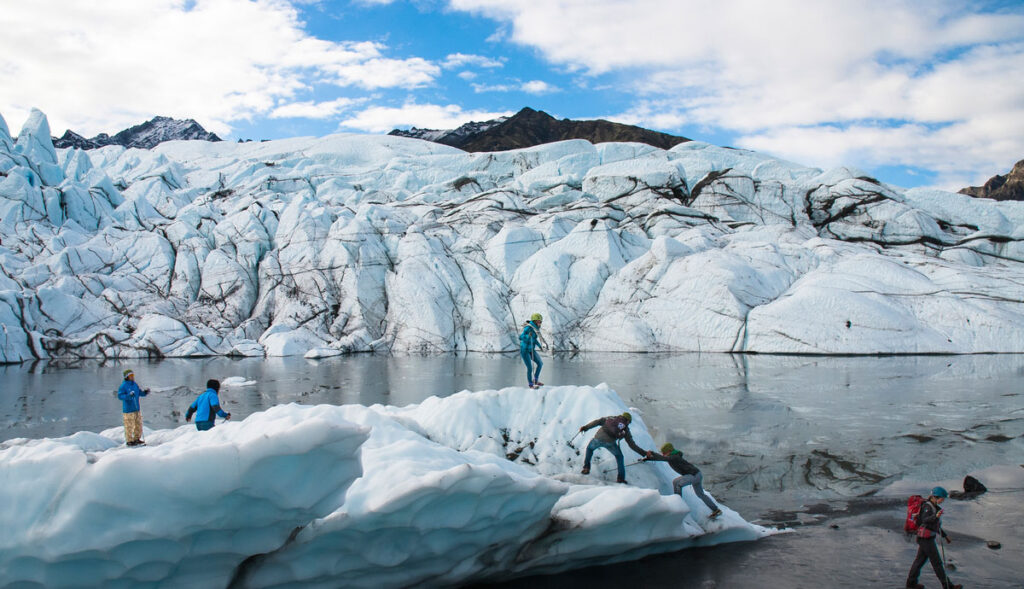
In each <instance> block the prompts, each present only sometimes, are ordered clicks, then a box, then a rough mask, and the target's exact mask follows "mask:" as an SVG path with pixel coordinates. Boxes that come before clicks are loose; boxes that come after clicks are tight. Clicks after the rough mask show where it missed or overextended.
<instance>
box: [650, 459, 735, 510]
mask: <svg viewBox="0 0 1024 589" xmlns="http://www.w3.org/2000/svg"><path fill="white" fill-rule="evenodd" d="M644 460H654V461H657V462H667V463H668V465H669V466H671V467H672V470H674V471H676V472H678V473H679V475H680V476H679V477H676V479H675V480H674V481H672V492H673V493H675V494H676V495H679V496H680V497H682V496H683V487H685V486H687V485H690V486H692V487H693V494H694V495H696V496H697V498H698V499H700V500H701V501H703V502H704V505H707V506H708V509H710V510H711V516H710V517H711V519H715V518H716V517H718V516H720V515H722V510H721V509H719V508H718V506H717V505H715V502H714V501H712V500H711V497H708V496H707V494H705V493H704V485H703V481H704V476H703V475H702V474H700V469H699V468H697V467H696V466H694V465H692V464H690V463H689V462H687V461H686V460H685V459H684V458H683V453H682V452H680V451H679V450H676V448H675V446H673V445H672V444H671V443H666V444H665V445H664V446H662V447H661V455H660V456H659V455H657V454H655V453H654V452H651V451H648V452H647V457H646V458H644Z"/></svg>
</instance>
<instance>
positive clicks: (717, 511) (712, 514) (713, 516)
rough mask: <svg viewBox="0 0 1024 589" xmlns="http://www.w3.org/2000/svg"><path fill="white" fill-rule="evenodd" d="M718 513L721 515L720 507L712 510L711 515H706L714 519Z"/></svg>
mask: <svg viewBox="0 0 1024 589" xmlns="http://www.w3.org/2000/svg"><path fill="white" fill-rule="evenodd" d="M720 515H722V510H721V509H716V510H714V511H712V512H711V515H710V516H708V517H710V518H711V519H715V518H716V517H718V516H720Z"/></svg>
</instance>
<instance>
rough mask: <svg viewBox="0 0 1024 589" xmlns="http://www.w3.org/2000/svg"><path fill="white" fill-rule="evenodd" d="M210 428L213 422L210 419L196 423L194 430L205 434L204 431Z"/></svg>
mask: <svg viewBox="0 0 1024 589" xmlns="http://www.w3.org/2000/svg"><path fill="white" fill-rule="evenodd" d="M211 427H213V420H212V419H211V420H210V421H197V422H196V429H197V430H199V431H201V432H205V431H206V430H208V429H210V428H211Z"/></svg>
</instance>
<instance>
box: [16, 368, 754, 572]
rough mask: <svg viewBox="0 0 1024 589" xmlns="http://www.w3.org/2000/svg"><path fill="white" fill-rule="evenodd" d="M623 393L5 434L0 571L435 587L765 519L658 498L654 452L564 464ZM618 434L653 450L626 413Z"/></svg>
mask: <svg viewBox="0 0 1024 589" xmlns="http://www.w3.org/2000/svg"><path fill="white" fill-rule="evenodd" d="M626 409H627V408H626V407H625V405H624V404H623V402H622V400H621V399H620V398H619V397H618V395H616V393H615V392H614V391H612V390H611V389H609V388H608V387H606V386H604V385H599V386H597V387H574V386H565V387H546V388H544V389H540V390H532V389H527V388H506V389H503V390H488V391H480V392H469V391H463V392H461V393H457V394H455V395H453V396H450V397H446V398H437V397H431V398H429V399H427V400H426V401H425V402H423V403H420V404H419V405H412V406H408V407H392V406H382V405H374V406H372V407H364V406H360V405H346V406H333V405H317V406H303V405H297V404H289V405H279V406H276V407H273V408H271V409H269V410H267V411H264V412H261V413H256V414H253V415H250V416H248V417H247V418H245V419H244V420H238V421H228V422H225V423H223V424H219V425H218V426H217V427H216V428H214V429H213V430H212V431H209V432H197V431H196V430H195V429H194V427H193V426H192V425H182V426H180V427H178V428H176V429H172V430H156V431H151V430H147V431H146V432H145V438H146V441H147V443H148V446H146V447H140V448H128V447H126V446H124V444H123V443H122V440H123V437H122V432H121V429H120V428H115V429H110V430H107V431H104V432H102V433H100V434H94V433H89V432H79V433H77V434H75V435H72V436H69V437H66V438H59V439H42V440H25V439H15V440H9V441H7V442H4V443H2V444H0V480H3V481H5V483H4V485H2V486H0V501H2V503H3V504H4V505H5V506H6V508H5V509H4V510H2V511H0V528H2V529H4V530H5V533H4V534H3V535H2V537H0V570H2V571H3V579H2V583H0V584H3V585H5V586H6V585H25V586H29V585H32V584H34V585H36V586H45V587H50V588H57V587H79V586H82V585H83V584H86V585H90V586H103V587H138V586H195V587H224V586H227V585H228V584H229V583H234V585H232V586H238V587H297V586H309V587H337V586H342V585H343V586H345V587H390V586H416V585H424V584H429V585H433V586H438V585H454V584H460V583H470V582H475V581H482V580H493V579H501V578H507V577H510V576H515V575H519V574H523V573H525V572H527V571H529V572H535V571H538V572H539V571H559V570H568V569H572V568H576V567H581V566H587V565H591V564H597V563H610V562H619V561H623V560H629V559H636V558H640V557H643V556H645V555H648V554H655V553H661V552H667V551H673V550H679V549H682V548H685V547H689V546H706V545H712V544H719V543H723V542H735V541H747V540H756V539H758V538H761V537H764V536H765V535H767V534H769V533H771V531H770V530H767V529H765V528H761V527H759V526H756V525H752V524H749V523H747V522H746V521H744V520H743V518H742V517H740V515H739V514H737V513H736V512H734V511H732V510H730V509H728V507H726V506H724V505H723V506H722V508H723V510H724V512H725V513H724V514H723V515H722V516H721V517H719V518H718V519H717V520H714V521H712V520H709V519H708V517H707V516H708V515H709V514H708V509H707V508H706V507H705V506H704V505H703V504H702V503H701V502H700V501H699V500H698V499H697V498H696V497H695V496H694V495H693V492H692V490H691V489H689V488H687V489H684V491H683V496H682V498H680V497H679V496H678V495H672V494H671V481H672V479H673V478H674V476H675V475H674V473H672V471H671V470H670V469H669V468H668V466H667V465H666V464H664V463H644V464H642V465H639V466H635V467H630V468H629V480H630V485H618V484H615V483H613V482H612V481H613V480H614V476H615V474H614V469H612V471H611V472H610V473H604V474H602V470H604V469H607V468H610V467H612V466H613V465H614V460H613V459H612V457H611V455H610V454H608V453H602V452H603V451H601V452H598V453H597V454H596V455H595V461H594V468H593V471H592V475H591V476H589V477H588V476H583V475H581V474H578V472H579V469H580V467H581V464H582V457H581V456H580V454H579V450H582V448H584V447H585V444H586V442H587V440H588V439H589V437H590V436H591V435H592V434H593V430H591V432H588V434H587V435H586V436H578V437H577V438H576V440H575V444H574V445H572V446H571V445H570V444H569V441H570V440H571V439H572V438H573V435H574V434H575V433H576V432H577V431H578V427H579V426H580V425H582V424H584V423H586V422H588V421H590V420H592V419H594V418H596V417H601V416H605V415H614V414H618V413H621V412H622V411H624V410H626ZM632 430H633V433H634V438H635V439H636V441H637V443H638V444H639V445H640V446H641V447H644V448H653V447H654V445H655V443H654V441H653V440H652V439H651V437H650V435H649V433H648V431H647V428H646V427H645V425H644V423H643V419H642V416H640V415H637V416H636V417H635V418H634V422H633V426H632ZM625 452H626V454H627V456H629V455H630V454H631V453H632V451H631V450H629V449H626V450H625ZM633 458H634V459H635V458H636V456H635V455H634V456H633ZM627 461H630V462H631V461H632V460H629V459H628V458H627ZM710 491H711V492H712V493H713V491H714V485H713V484H712V485H711V486H710Z"/></svg>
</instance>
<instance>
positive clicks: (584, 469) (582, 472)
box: [580, 466, 590, 474]
mask: <svg viewBox="0 0 1024 589" xmlns="http://www.w3.org/2000/svg"><path fill="white" fill-rule="evenodd" d="M580 473H581V474H590V467H589V466H584V467H583V470H581V471H580Z"/></svg>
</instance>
